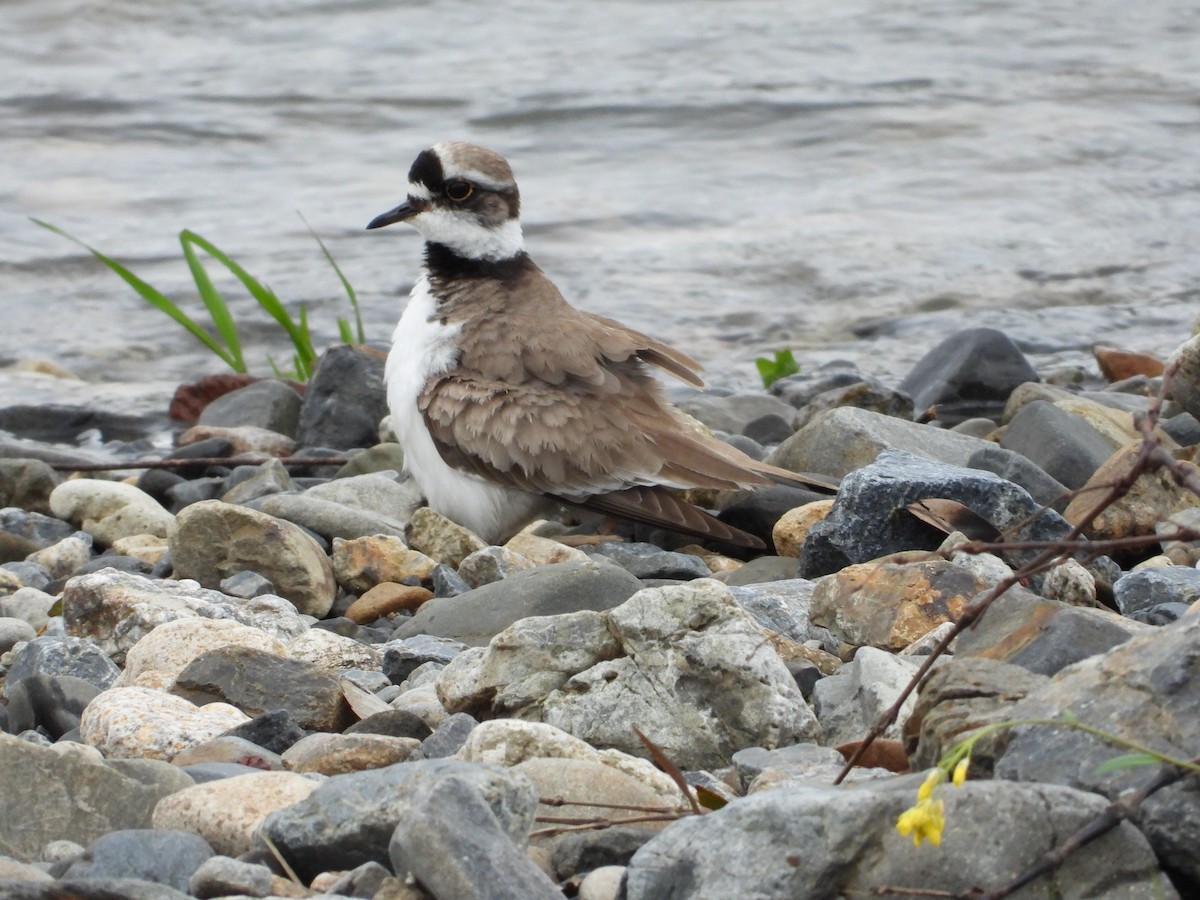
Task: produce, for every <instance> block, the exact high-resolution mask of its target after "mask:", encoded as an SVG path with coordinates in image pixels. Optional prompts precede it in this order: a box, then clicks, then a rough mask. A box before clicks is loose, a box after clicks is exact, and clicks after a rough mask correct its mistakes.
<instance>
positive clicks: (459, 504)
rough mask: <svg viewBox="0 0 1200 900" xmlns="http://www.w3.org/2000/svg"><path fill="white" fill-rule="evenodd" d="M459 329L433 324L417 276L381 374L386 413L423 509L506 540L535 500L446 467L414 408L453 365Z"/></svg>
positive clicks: (423, 282) (424, 285)
mask: <svg viewBox="0 0 1200 900" xmlns="http://www.w3.org/2000/svg"><path fill="white" fill-rule="evenodd" d="M459 328H460V326H459V325H443V324H441V322H439V321H438V316H437V301H436V299H435V298H434V296H433V294H432V292H431V291H430V289H429V281H428V279H427V278H426V277H425V276H424V275H422V276H421V278H420V279H419V280H418V281H417V283H416V284H415V285H413V289H412V294H411V295H410V298H409V301H408V306H407V307H405V309H404V314H403V315H402V316H401V317H400V322H399V324H397V325H396V331H395V333H394V334H393V335H392V349H391V352H390V353H388V359H387V368H386V370H385V375H384V377H385V380H386V382H387V398H388V408H389V410H390V412H391V414H392V430H393V431H395V432H396V439H397V440H398V441H399V442H400V445H401V446H402V447H403V448H404V464H405V467H406V468H407V469H408V471H409V473H410V474H411V475H412V477H413V479H414V480H415V481H416V483H417V487H419V488H420V489H421V492H422V493H423V494H424V495H425V499H426V500H427V501H429V505H430V506H431V507H433V509H435V510H437V511H438V512H440V513H441V514H442V515H444V516H447V517H449V518H450V519H453V520H454V521H455V522H458V523H459V524H460V525H463V526H464V527H466V528H469V529H471V530H472V531H474V532H475V533H476V534H478V535H479V536H480V537H482V538H483V539H484V540H488V541H491V540H497V539H499V538H501V537H503V536H506V535H505V532H506V531H507V530H508V529H509V528H510V527H512V526H514V525H515V524H523V523H524V522H525V521H526V520H527V519H528V518H529V514H530V512H531V511H532V509H533V508H534V507H535V506H536V505H537V503H538V502H539V501H538V498H536V497H534V496H532V495H530V494H526V493H524V492H522V491H513V490H510V489H508V488H503V487H500V486H499V485H495V484H492V483H491V482H488V481H484V480H483V479H482V478H479V477H477V476H475V475H469V474H467V473H465V472H460V471H458V470H457V469H453V468H451V467H450V466H448V465H446V463H445V461H443V459H442V457H441V454H440V453H438V451H437V447H435V446H434V444H433V438H432V437H430V435H429V430H428V429H427V428H426V426H425V419H424V417H423V416H422V415H421V413H420V411H419V410H418V409H417V397H418V396H419V395H420V393H421V391H422V390H423V389H424V387H425V382H426V381H428V380H429V379H430V378H431V377H433V376H434V375H440V374H441V373H442V372H445V371H446V370H448V369H450V368H452V367H453V366H454V365H455V363H456V361H457V358H456V357H457V349H456V344H455V338H457V336H458V332H459Z"/></svg>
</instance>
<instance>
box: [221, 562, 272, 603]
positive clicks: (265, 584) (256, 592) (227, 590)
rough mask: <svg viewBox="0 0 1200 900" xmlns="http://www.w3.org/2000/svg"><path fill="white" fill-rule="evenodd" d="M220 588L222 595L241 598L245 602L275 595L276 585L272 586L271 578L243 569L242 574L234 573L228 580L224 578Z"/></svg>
mask: <svg viewBox="0 0 1200 900" xmlns="http://www.w3.org/2000/svg"><path fill="white" fill-rule="evenodd" d="M219 587H220V589H221V593H222V594H228V595H229V596H230V597H241V598H242V599H243V600H250V599H252V598H254V597H261V596H262V595H263V594H274V593H275V585H273V584H271V580H270V579H269V578H266V577H264V576H262V575H259V574H258V573H257V572H251V571H249V570H248V569H242V571H240V572H234V573H233V574H232V575H230V576H229V577H228V578H222V579H221V583H220V585H219Z"/></svg>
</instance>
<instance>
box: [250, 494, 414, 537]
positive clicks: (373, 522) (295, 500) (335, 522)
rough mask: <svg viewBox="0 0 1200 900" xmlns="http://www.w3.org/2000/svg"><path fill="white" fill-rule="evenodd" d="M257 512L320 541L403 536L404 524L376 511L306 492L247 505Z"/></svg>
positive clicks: (265, 498) (274, 497) (268, 497)
mask: <svg viewBox="0 0 1200 900" xmlns="http://www.w3.org/2000/svg"><path fill="white" fill-rule="evenodd" d="M249 505H250V506H251V507H252V508H254V509H257V510H259V511H261V512H264V513H266V514H267V515H271V516H274V517H276V518H277V519H284V520H286V521H288V522H294V523H295V524H297V525H299V526H301V527H302V528H307V529H308V530H309V531H314V532H316V533H317V534H319V535H321V536H322V537H324V538H327V539H330V540H332V539H333V538H357V537H369V536H370V535H374V534H390V535H394V536H396V537H399V538H403V537H404V528H405V523H404V522H403V521H402V520H400V519H395V518H392V517H391V516H388V515H383V514H381V513H377V512H369V511H365V510H361V509H354V508H352V507H349V506H343V505H342V504H341V503H337V502H334V501H333V500H323V499H321V498H320V497H319V496H313V495H312V494H311V492H310V491H306V492H305V493H303V494H271V495H270V496H267V497H260V498H259V499H258V500H255V501H253V502H252V503H250V504H249Z"/></svg>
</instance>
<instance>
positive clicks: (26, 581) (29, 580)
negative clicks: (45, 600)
mask: <svg viewBox="0 0 1200 900" xmlns="http://www.w3.org/2000/svg"><path fill="white" fill-rule="evenodd" d="M0 569H4V570H6V571H8V572H12V573H13V574H14V575H16V576H17V577H18V578H20V579H21V584H23V585H25V587H31V588H37V589H38V590H44V589H45V587H46V585H48V584H49V583H50V573H49V572H47V571H46V570H45V568H43V567H42V566H40V565H38V564H37V563H35V562H27V561H25V560H15V561H13V562H6V563H4V564H3V565H0Z"/></svg>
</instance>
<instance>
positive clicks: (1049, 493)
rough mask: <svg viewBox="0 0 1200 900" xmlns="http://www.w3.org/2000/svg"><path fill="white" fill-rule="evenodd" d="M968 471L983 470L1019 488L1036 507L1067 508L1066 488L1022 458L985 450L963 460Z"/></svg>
mask: <svg viewBox="0 0 1200 900" xmlns="http://www.w3.org/2000/svg"><path fill="white" fill-rule="evenodd" d="M967 467H968V468H970V469H983V470H984V471H987V472H992V473H994V474H996V475H999V476H1000V477H1001V478H1003V479H1005V480H1006V481H1011V482H1012V483H1013V484H1016V485H1020V486H1021V487H1023V488H1025V490H1027V491H1029V496H1031V497H1033V499H1034V500H1036V501H1037V502H1038V503H1041V504H1043V505H1045V506H1049V507H1051V508H1053V509H1055V510H1057V511H1058V512H1062V511H1063V510H1064V509H1066V508H1067V501H1068V500H1069V498H1068V497H1067V496H1066V494H1067V487H1066V485H1064V484H1063V483H1062V482H1061V481H1059V480H1058V479H1056V478H1052V477H1051V476H1049V475H1047V474H1046V472H1045V471H1044V470H1043V469H1042V468H1041V467H1040V466H1038V465H1036V464H1035V463H1034V462H1032V461H1031V460H1030V459H1028V458H1027V457H1026V456H1024V455H1023V454H1020V453H1017V452H1015V451H1013V450H1006V449H1005V448H1003V447H1000V446H992V447H985V448H983V449H982V450H977V451H976V452H975V453H972V454H971V458H970V459H969V460H967Z"/></svg>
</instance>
